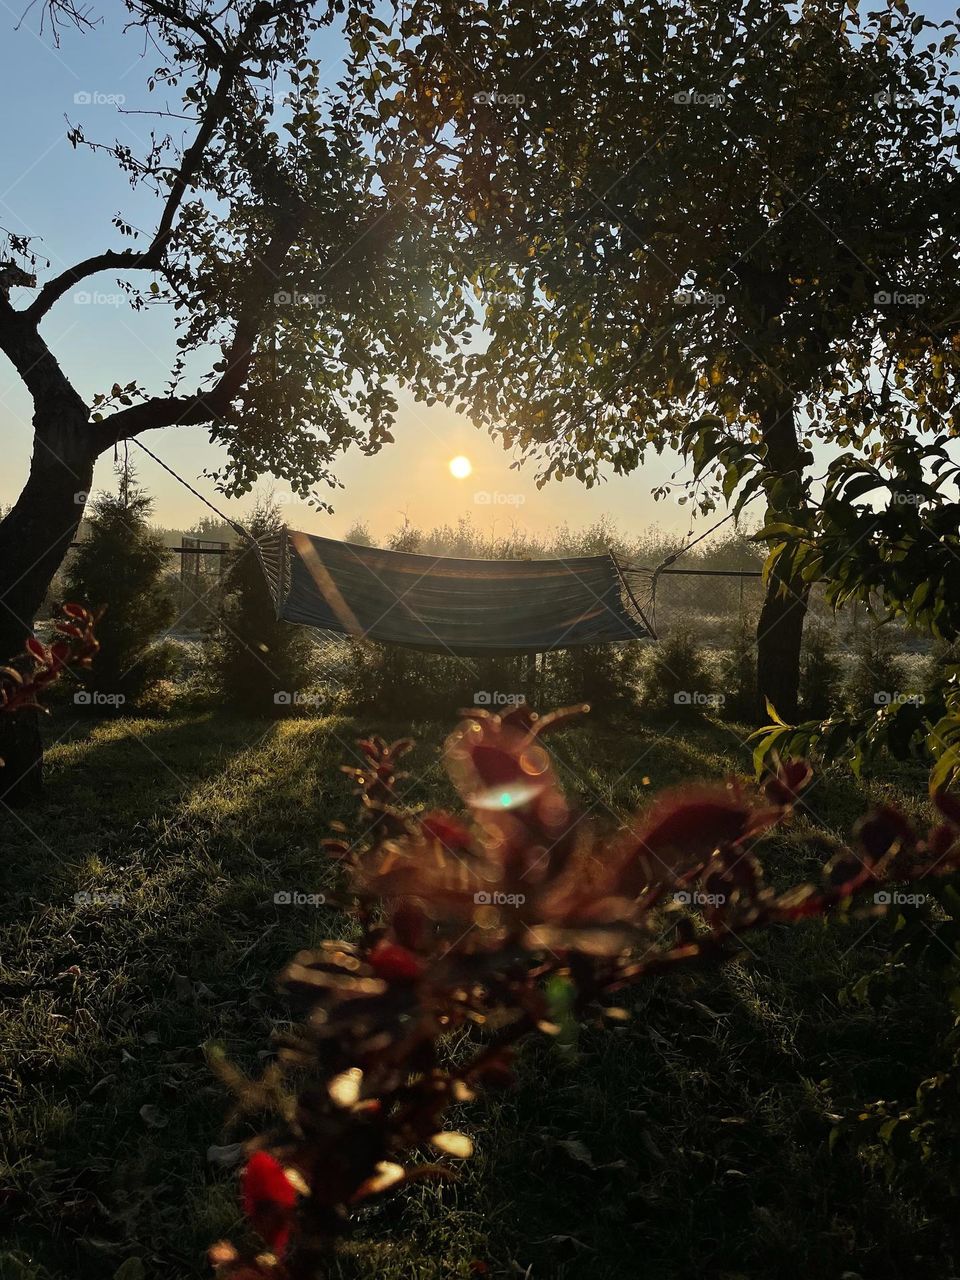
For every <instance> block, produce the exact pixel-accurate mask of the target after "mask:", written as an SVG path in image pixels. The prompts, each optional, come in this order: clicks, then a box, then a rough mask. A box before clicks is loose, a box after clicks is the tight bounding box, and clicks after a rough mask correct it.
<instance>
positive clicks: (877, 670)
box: [843, 624, 907, 715]
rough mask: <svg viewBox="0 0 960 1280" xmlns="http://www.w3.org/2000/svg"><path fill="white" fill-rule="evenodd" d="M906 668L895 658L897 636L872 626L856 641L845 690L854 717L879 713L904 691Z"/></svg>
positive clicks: (862, 632) (848, 706)
mask: <svg viewBox="0 0 960 1280" xmlns="http://www.w3.org/2000/svg"><path fill="white" fill-rule="evenodd" d="M906 683H907V679H906V674H905V671H904V667H903V664H902V663H901V662H899V661H898V660H897V658H896V656H895V639H894V633H893V632H892V631H891V630H890V628H889V627H885V626H877V625H876V624H871V625H870V626H868V627H866V628H865V629H864V630H863V631H861V632H860V634H859V635H858V636H857V638H856V643H855V647H854V661H853V666H852V667H851V669H850V672H849V674H848V676H847V681H846V684H845V686H844V690H843V693H844V701H845V703H846V705H847V709H848V711H849V712H850V714H851V715H862V714H863V713H864V712H870V711H876V710H877V709H878V708H879V707H882V706H884V705H886V704H887V703H889V702H890V701H891V700H892V699H895V698H896V696H897V695H898V694H900V693H902V692H903V691H904V688H905V685H906Z"/></svg>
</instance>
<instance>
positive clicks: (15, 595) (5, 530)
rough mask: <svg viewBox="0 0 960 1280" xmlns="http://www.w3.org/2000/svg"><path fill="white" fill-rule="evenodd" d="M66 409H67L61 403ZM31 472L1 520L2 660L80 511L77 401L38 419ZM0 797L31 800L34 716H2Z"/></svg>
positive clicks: (83, 437)
mask: <svg viewBox="0 0 960 1280" xmlns="http://www.w3.org/2000/svg"><path fill="white" fill-rule="evenodd" d="M61 407H64V408H66V406H61ZM35 426H36V437H35V443H34V451H33V458H32V459H31V464H30V475H29V477H28V479H27V483H26V485H25V487H24V490H23V492H22V493H21V495H20V497H19V499H18V500H17V503H16V505H15V506H14V508H13V510H12V511H11V512H10V514H9V515H8V516H6V517H5V518H4V519H3V520H2V521H0V665H2V664H4V663H6V662H8V661H9V660H10V659H11V658H14V657H15V656H16V655H17V654H18V653H20V652H21V651H22V649H23V645H24V641H25V640H26V638H27V636H29V635H30V633H31V632H32V630H33V625H34V621H35V618H36V615H37V612H38V610H39V609H40V606H41V605H42V604H43V600H44V597H45V595H46V593H47V591H48V589H49V587H50V583H51V582H52V581H53V577H54V574H55V573H56V572H57V569H58V568H59V567H60V565H61V564H62V562H63V558H64V556H65V555H66V553H67V549H68V548H69V546H70V543H71V542H72V541H73V539H74V536H75V535H76V532H77V527H78V525H79V523H80V519H81V517H82V515H83V508H84V504H85V502H86V496H87V492H88V490H89V488H90V485H91V483H92V481H93V464H94V461H95V459H96V448H95V445H94V443H93V440H92V439H91V433H90V431H89V427H88V425H87V421H86V413H85V412H83V414H82V416H81V414H80V413H79V412H77V410H76V406H73V405H71V406H69V411H68V412H67V413H65V414H64V415H63V416H60V417H58V420H57V421H56V422H55V423H47V422H40V421H37V422H36V423H35ZM0 758H2V759H3V761H4V765H3V767H2V768H0V802H3V803H6V804H10V805H21V804H27V803H31V802H33V801H35V800H36V799H37V797H38V795H39V793H40V788H41V782H42V758H43V757H42V744H41V738H40V728H39V724H38V719H37V713H36V712H34V711H29V710H27V711H17V712H13V713H11V714H10V715H6V716H0Z"/></svg>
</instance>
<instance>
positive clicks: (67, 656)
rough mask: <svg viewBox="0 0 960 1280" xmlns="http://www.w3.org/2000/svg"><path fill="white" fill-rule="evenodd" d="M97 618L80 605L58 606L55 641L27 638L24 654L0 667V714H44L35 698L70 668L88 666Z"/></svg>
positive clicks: (94, 650) (96, 645)
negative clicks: (33, 712)
mask: <svg viewBox="0 0 960 1280" xmlns="http://www.w3.org/2000/svg"><path fill="white" fill-rule="evenodd" d="M97 616H98V615H97V614H94V613H91V612H90V610H89V609H85V608H84V607H83V605H81V604H64V605H61V606H60V613H59V617H57V618H55V619H54V622H53V630H54V637H53V640H52V641H51V643H50V644H49V645H47V644H44V643H43V641H42V640H39V639H38V638H37V637H36V636H28V637H27V641H26V644H25V645H24V647H23V652H22V653H21V654H19V655H17V656H16V657H14V658H11V659H9V663H10V665H9V666H2V667H0V714H4V713H12V712H15V711H23V710H25V709H26V708H28V707H29V708H32V709H33V710H35V711H43V710H44V708H43V707H42V706H41V705H40V703H39V701H38V698H39V696H40V694H42V693H43V691H44V690H45V689H46V688H47V687H48V686H49V685H51V684H53V683H54V681H56V680H59V679H60V677H61V676H62V675H63V673H64V672H65V671H66V670H68V669H71V668H74V667H79V668H82V669H86V668H88V667H89V666H90V664H91V662H92V661H93V659H94V657H95V656H96V653H97V650H98V649H99V648H100V645H99V642H98V641H97V638H96V636H95V635H94V625H95V623H96V621H97Z"/></svg>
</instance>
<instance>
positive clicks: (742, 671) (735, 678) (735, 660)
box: [717, 619, 757, 721]
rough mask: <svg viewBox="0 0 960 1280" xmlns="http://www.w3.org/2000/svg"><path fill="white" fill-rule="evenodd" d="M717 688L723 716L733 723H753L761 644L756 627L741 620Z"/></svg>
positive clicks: (722, 660) (722, 661)
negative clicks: (758, 655)
mask: <svg viewBox="0 0 960 1280" xmlns="http://www.w3.org/2000/svg"><path fill="white" fill-rule="evenodd" d="M717 685H718V689H719V692H720V695H721V697H722V698H723V700H724V701H723V713H724V715H725V716H728V717H729V718H730V719H731V720H749V721H753V720H754V719H755V716H756V710H757V641H756V635H755V631H754V629H753V628H751V627H750V626H748V625H747V622H746V620H745V619H741V621H740V625H739V626H738V627H737V628H736V629H735V630H734V631H733V633H732V635H731V637H730V648H729V649H725V650H724V651H723V653H722V655H721V658H720V667H719V671H718V674H717Z"/></svg>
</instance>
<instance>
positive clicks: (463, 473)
mask: <svg viewBox="0 0 960 1280" xmlns="http://www.w3.org/2000/svg"><path fill="white" fill-rule="evenodd" d="M472 471H473V463H472V462H471V461H470V459H469V458H465V457H464V456H463V454H462V453H458V454H457V456H456V457H455V458H451V459H450V474H451V475H452V476H453V477H454V478H455V479H457V480H466V478H467V476H468V475H470V474H471V473H472Z"/></svg>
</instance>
